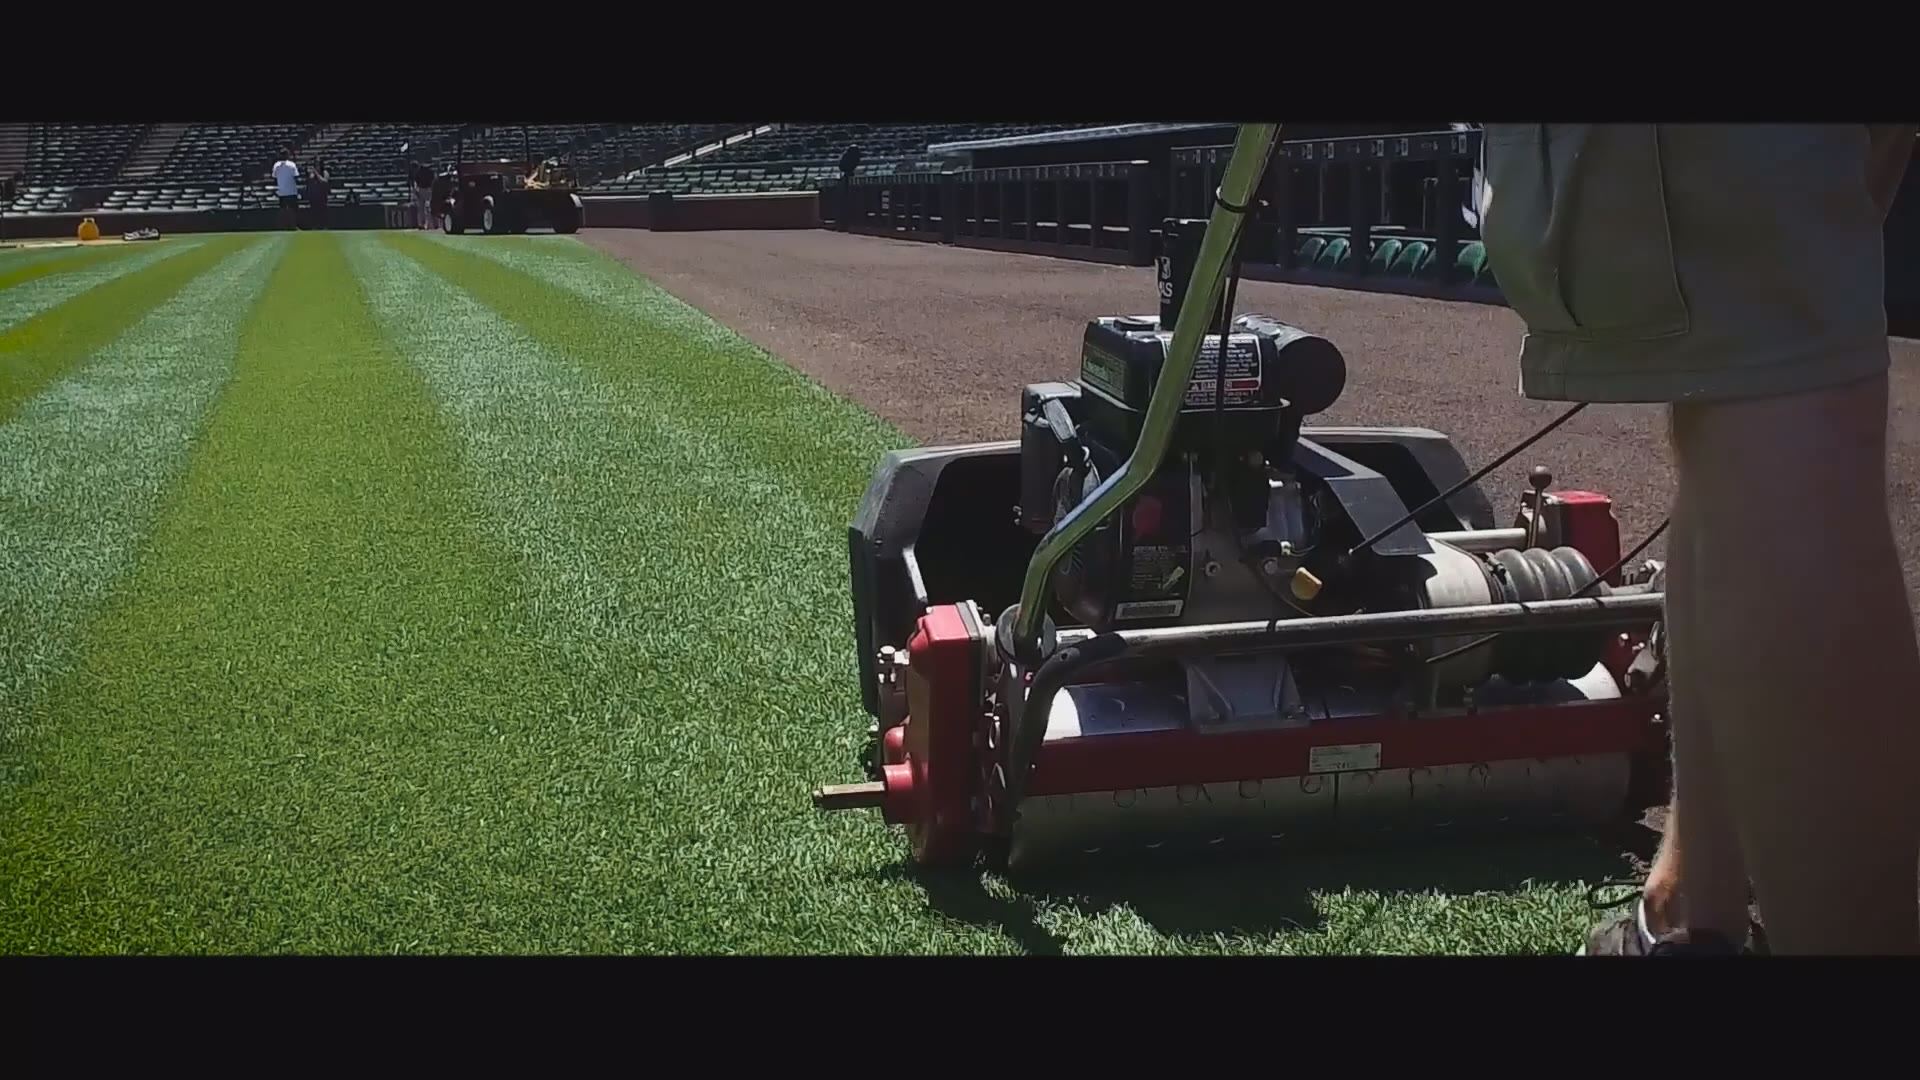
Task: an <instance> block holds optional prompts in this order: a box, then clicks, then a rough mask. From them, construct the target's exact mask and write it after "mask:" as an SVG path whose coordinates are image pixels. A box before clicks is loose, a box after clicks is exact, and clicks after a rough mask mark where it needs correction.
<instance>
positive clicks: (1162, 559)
mask: <svg viewBox="0 0 1920 1080" xmlns="http://www.w3.org/2000/svg"><path fill="white" fill-rule="evenodd" d="M1186 563H1187V549H1186V548H1184V547H1171V546H1168V545H1165V544H1138V545H1135V547H1134V549H1133V559H1132V565H1131V566H1130V567H1129V569H1130V570H1131V571H1132V572H1131V573H1129V574H1128V575H1127V595H1128V596H1131V597H1136V598H1144V597H1150V596H1154V597H1157V596H1166V595H1168V594H1170V593H1172V592H1173V591H1174V588H1175V587H1176V586H1178V585H1179V584H1180V579H1181V578H1182V577H1183V576H1185V575H1184V574H1183V573H1182V571H1184V570H1185V569H1186Z"/></svg>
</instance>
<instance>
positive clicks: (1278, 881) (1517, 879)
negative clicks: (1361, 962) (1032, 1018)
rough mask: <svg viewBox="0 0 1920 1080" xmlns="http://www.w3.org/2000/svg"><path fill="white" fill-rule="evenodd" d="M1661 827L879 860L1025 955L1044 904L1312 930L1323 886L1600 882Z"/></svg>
mask: <svg viewBox="0 0 1920 1080" xmlns="http://www.w3.org/2000/svg"><path fill="white" fill-rule="evenodd" d="M1657 838H1658V837H1657V834H1655V833H1653V832H1651V831H1649V830H1648V829H1645V828H1642V827H1638V826H1627V827H1622V828H1619V829H1614V830H1608V831H1605V832H1588V833H1565V832H1563V833H1557V834H1519V835H1505V836H1499V835H1496V836H1480V837H1444V836H1443V837H1437V838H1406V839H1394V840H1380V839H1369V840H1364V841H1359V842H1356V843H1355V844H1352V845H1350V846H1348V847H1344V848H1343V847H1339V846H1336V845H1334V844H1331V843H1320V844H1316V845H1313V846H1297V847H1279V846H1263V847H1258V848H1251V849H1247V848H1232V849H1211V850H1192V849H1184V850H1160V851H1140V852H1134V853H1125V854H1122V853H1117V852H1116V853H1113V854H1103V855H1098V856H1086V857H1082V858H1081V859H1079V860H1077V861H1075V862H1073V863H1070V864H1068V863H1062V864H1059V865H1057V866H1054V867H1049V868H1047V869H1045V870H1034V871H1030V872H1026V873H1019V874H1015V875H1013V876H1010V877H1006V878H1003V879H1002V880H1003V881H1004V882H1005V884H1006V886H1007V888H1005V889H1002V890H998V891H999V892H1000V893H1001V895H995V894H994V893H993V892H989V889H988V881H989V878H988V877H987V876H986V875H984V874H982V873H981V872H980V870H978V869H977V868H975V869H966V870H958V869H956V870H937V871H936V870H922V869H920V868H917V867H914V866H911V865H905V864H903V865H895V866H888V867H884V868H881V869H879V870H877V871H875V873H876V874H878V875H880V876H882V877H886V878H896V879H897V878H907V879H909V880H912V881H913V882H915V883H916V884H918V885H919V886H920V887H921V888H923V889H924V890H925V891H926V895H927V901H928V904H929V905H930V906H931V907H932V908H933V909H934V910H935V911H938V912H940V913H941V914H943V915H945V916H947V917H948V918H952V919H956V920H959V921H962V922H966V923H969V924H971V925H975V926H986V927H993V928H996V929H998V930H999V931H1000V932H1002V933H1004V934H1006V935H1007V936H1008V937H1009V938H1011V939H1012V940H1013V941H1015V942H1017V943H1018V944H1019V945H1020V946H1021V947H1022V948H1023V949H1025V950H1026V951H1027V952H1029V953H1031V954H1035V955H1058V954H1059V953H1060V952H1061V943H1060V941H1059V940H1057V939H1056V938H1054V937H1053V935H1051V934H1050V933H1048V932H1047V930H1046V929H1045V928H1044V927H1042V926H1041V925H1040V923H1039V921H1038V919H1037V917H1036V916H1037V912H1038V911H1039V910H1040V909H1041V908H1042V907H1043V906H1046V907H1068V908H1071V909H1073V910H1075V911H1078V912H1080V913H1082V914H1084V915H1087V916H1090V917H1091V916H1098V915H1100V914H1102V913H1104V912H1106V911H1108V910H1110V909H1113V908H1116V907H1122V906H1124V907H1126V908H1128V909H1130V910H1131V911H1133V912H1134V913H1135V914H1137V915H1138V916H1139V917H1140V918H1141V919H1142V920H1143V921H1145V922H1146V923H1147V924H1148V925H1149V926H1151V927H1153V928H1154V930H1155V931H1157V932H1158V933H1160V934H1162V935H1164V936H1166V937H1169V938H1175V939H1178V938H1189V937H1191V938H1205V939H1211V938H1212V937H1213V936H1214V935H1228V936H1239V935H1246V936H1261V935H1266V934H1272V933H1276V932H1301V931H1307V932H1311V931H1314V930H1317V929H1319V928H1321V926H1322V923H1323V920H1322V918H1321V916H1320V913H1319V911H1318V910H1317V909H1316V907H1315V905H1314V902H1313V898H1314V895H1315V894H1316V893H1325V892H1338V891H1340V890H1342V889H1348V888H1351V889H1355V890H1360V891H1365V892H1377V893H1380V894H1383V895H1386V896H1388V897H1391V896H1392V895H1394V894H1396V893H1397V894H1402V895H1406V894H1415V893H1433V892H1437V893H1441V894H1451V895H1463V894H1470V893H1486V892H1517V891H1519V890H1521V889H1524V888H1526V887H1527V886H1529V885H1536V886H1556V885H1558V886H1566V885H1574V884H1581V883H1586V884H1594V883H1598V882H1600V881H1602V880H1605V879H1609V878H1620V877H1622V876H1624V875H1627V874H1630V873H1632V872H1633V871H1634V864H1635V863H1636V862H1638V861H1640V860H1644V859H1646V858H1648V857H1650V855H1651V853H1652V848H1653V845H1654V843H1655V842H1656V841H1657Z"/></svg>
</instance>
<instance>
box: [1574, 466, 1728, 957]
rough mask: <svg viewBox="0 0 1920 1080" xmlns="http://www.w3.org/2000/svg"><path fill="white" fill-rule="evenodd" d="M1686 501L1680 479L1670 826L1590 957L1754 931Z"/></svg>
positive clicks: (1670, 609) (1671, 565) (1670, 680)
mask: <svg viewBox="0 0 1920 1080" xmlns="http://www.w3.org/2000/svg"><path fill="white" fill-rule="evenodd" d="M1686 504H1687V499H1686V490H1685V488H1684V487H1682V489H1681V491H1680V492H1679V493H1677V496H1676V498H1675V500H1674V505H1673V516H1672V521H1671V524H1670V525H1669V526H1668V530H1667V553H1668V557H1667V568H1666V575H1665V582H1666V584H1665V588H1666V593H1667V610H1666V617H1665V620H1664V622H1665V640H1666V650H1667V670H1668V673H1669V674H1668V677H1667V693H1668V714H1669V723H1670V729H1669V730H1671V732H1672V734H1673V794H1672V797H1671V798H1670V799H1669V800H1668V803H1667V820H1666V828H1665V830H1664V832H1663V834H1662V835H1661V838H1660V850H1659V852H1658V853H1657V854H1656V855H1655V856H1654V860H1653V866H1652V867H1651V868H1650V869H1649V870H1648V872H1647V880H1646V883H1645V885H1644V886H1643V887H1642V890H1641V895H1640V897H1639V898H1638V901H1637V903H1636V904H1635V907H1634V910H1633V911H1632V912H1630V913H1629V914H1628V915H1627V916H1626V917H1625V918H1624V919H1621V920H1619V921H1616V922H1613V923H1610V924H1605V925H1602V926H1599V927H1596V928H1595V929H1594V932H1593V934H1592V935H1591V937H1590V938H1589V940H1588V942H1587V946H1586V949H1585V950H1584V951H1585V952H1586V953H1587V954H1589V955H1643V954H1645V953H1646V952H1647V950H1648V949H1649V948H1651V946H1652V945H1653V944H1654V942H1655V941H1657V940H1659V939H1662V938H1665V937H1669V936H1670V935H1673V934H1675V933H1682V932H1683V933H1685V934H1686V935H1687V937H1688V939H1689V940H1701V939H1703V938H1704V935H1706V934H1711V935H1715V936H1717V937H1719V938H1721V939H1724V941H1725V943H1726V944H1727V945H1729V946H1731V947H1734V948H1738V947H1739V946H1740V945H1741V943H1742V942H1744V941H1746V939H1747V936H1748V930H1749V926H1748V924H1749V922H1750V920H1749V918H1748V914H1747V896H1748V886H1747V871H1746V867H1745V864H1744V862H1743V860H1742V858H1741V852H1740V842H1739V834H1738V832H1737V831H1736V830H1735V828H1734V825H1733V819H1732V817H1731V815H1730V814H1729V813H1728V810H1727V802H1726V796H1725V793H1724V791H1723V789H1722V786H1721V784H1720V782H1719V777H1718V775H1717V773H1716V771H1715V768H1714V750H1713V729H1712V727H1711V726H1710V725H1709V723H1708V721H1707V710H1708V709H1709V708H1710V707H1711V704H1712V703H1711V700H1710V697H1709V695H1706V694H1703V693H1701V692H1700V691H1701V686H1700V681H1699V679H1698V678H1697V675H1696V673H1695V672H1694V671H1693V670H1692V664H1693V659H1692V658H1693V656H1694V654H1695V652H1696V650H1697V649H1698V645H1697V644H1696V639H1697V636H1698V633H1697V623H1696V620H1695V618H1694V611H1695V609H1696V607H1697V601H1696V600H1695V598H1694V594H1695V587H1694V583H1695V580H1696V575H1695V571H1694V567H1695V565H1696V561H1697V560H1698V558H1699V557H1700V556H1699V555H1698V548H1697V547H1696V545H1695V539H1694V537H1695V530H1694V528H1693V527H1692V525H1691V523H1690V520H1689V515H1688V514H1687V513H1686V509H1687V505H1686ZM1676 669H1679V671H1678V674H1677V675H1676V674H1675V671H1676ZM1682 792H1684V793H1685V795H1686V799H1685V807H1686V810H1685V812H1684V813H1683V812H1682V809H1681V807H1682V800H1681V798H1680V795H1681V793H1682ZM1683 884H1684V888H1683Z"/></svg>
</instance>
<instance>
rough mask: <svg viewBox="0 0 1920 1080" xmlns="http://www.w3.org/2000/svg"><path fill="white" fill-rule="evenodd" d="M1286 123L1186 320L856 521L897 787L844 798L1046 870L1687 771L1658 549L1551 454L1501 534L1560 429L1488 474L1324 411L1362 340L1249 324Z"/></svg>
mask: <svg viewBox="0 0 1920 1080" xmlns="http://www.w3.org/2000/svg"><path fill="white" fill-rule="evenodd" d="M1277 136H1278V128H1277V127H1276V126H1274V125H1248V126H1244V127H1242V128H1241V129H1240V133H1239V136H1238V140H1237V143H1236V145H1235V148H1234V154H1233V158H1232V161H1231V163H1230V164H1229V166H1228V168H1227V170H1226V173H1225V176H1224V179H1223V181H1222V183H1221V187H1220V190H1219V193H1218V199H1217V202H1218V205H1217V206H1216V207H1215V210H1214V212H1213V215H1212V217H1211V219H1210V220H1209V221H1208V222H1206V223H1205V231H1204V234H1202V235H1203V237H1204V238H1203V239H1202V240H1201V241H1200V243H1199V244H1198V250H1197V251H1192V250H1191V246H1190V245H1182V244H1181V243H1180V242H1179V238H1178V237H1177V236H1174V235H1167V236H1163V249H1164V250H1165V251H1166V252H1167V259H1166V260H1165V261H1163V265H1162V269H1161V277H1162V301H1163V302H1162V311H1161V314H1160V315H1158V316H1116V317H1102V318H1096V319H1094V320H1092V321H1091V322H1090V323H1089V324H1088V326H1087V328H1086V333H1085V338H1084V342H1083V345H1082V351H1081V366H1080V377H1079V379H1078V380H1077V381H1075V382H1072V383H1041V384H1036V385H1032V386H1028V387H1026V389H1025V391H1024V393H1023V394H1022V413H1023V419H1024V426H1023V428H1022V433H1021V437H1020V438H1019V439H1018V440H1015V441H1009V442H997V443H986V444H976V445H966V446H945V447H932V448H923V449H913V450H903V451H898V452H895V453H893V454H890V455H888V457H887V458H886V459H885V461H884V462H883V463H882V464H881V465H880V467H879V468H878V469H877V470H876V472H875V474H874V477H873V479H872V482H871V485H870V486H869V488H868V490H867V493H866V497H865V500H864V501H863V502H862V504H861V506H860V508H859V511H858V513H857V516H856V518H855V520H854V522H853V524H852V527H851V529H850V548H851V551H850V555H851V569H852V587H853V606H854V619H855V636H856V639H857V649H858V657H859V671H860V679H861V691H862V698H863V701H864V703H865V706H866V709H867V711H868V712H869V713H871V714H872V716H873V719H874V724H873V740H872V742H873V745H872V747H871V757H870V760H869V761H868V762H867V767H868V770H869V771H868V776H869V779H868V781H867V782H865V783H853V784H844V785H833V786H827V787H823V788H820V789H818V790H817V791H816V792H815V794H814V801H815V804H816V805H817V806H819V807H821V808H822V809H826V810H846V809H856V808H874V809H878V810H879V811H880V812H881V813H882V814H883V815H884V817H885V820H886V821H888V822H890V823H892V824H895V825H899V826H903V827H904V829H905V832H906V834H907V837H908V838H909V839H910V841H911V849H912V857H913V859H914V860H915V861H917V862H919V863H922V864H929V865H940V864H954V863H963V862H966V861H969V860H971V859H973V858H975V857H976V856H978V855H982V854H985V855H986V856H988V857H989V858H990V859H991V860H992V861H994V862H997V863H1001V864H1005V865H1008V866H1010V868H1012V869H1014V870H1019V869H1022V868H1023V867H1027V866H1032V865H1035V864H1038V863H1042V862H1052V861H1054V860H1055V859H1057V858H1058V857H1060V856H1062V855H1067V854H1072V853H1078V852H1083V851H1087V850H1091V849H1112V848H1131V847H1135V846H1159V845H1165V844H1168V843H1170V842H1179V841H1182V840H1189V841H1197V842H1201V843H1218V842H1221V841H1224V840H1228V839H1232V838H1236V837H1243V838H1257V839H1270V838H1276V837H1278V838H1283V839H1284V838H1297V837H1307V838H1325V837H1341V836H1345V835H1349V834H1377V833H1380V832H1389V833H1394V832H1405V831H1408V830H1412V829H1425V828H1430V827H1438V828H1442V829H1446V830H1448V831H1454V832H1460V831H1467V830H1470V829H1472V828H1473V827H1474V826H1475V825H1478V824H1486V825H1520V826H1523V827H1525V826H1533V825H1549V826H1552V825H1564V824H1573V825H1577V826H1601V825H1606V824H1610V823H1618V822H1624V821H1627V820H1630V818H1631V816H1633V815H1634V814H1636V813H1637V812H1638V810H1639V809H1640V808H1644V807H1645V806H1647V805H1650V804H1652V803H1653V802H1657V801H1659V800H1660V799H1661V798H1662V797H1663V794H1664V784H1665V777H1666V774H1665V763H1666V736H1665V725H1664V723H1663V718H1662V712H1663V710H1664V697H1663V693H1662V680H1661V679H1660V675H1661V671H1660V662H1659V649H1658V641H1657V638H1658V636H1659V635H1658V634H1657V623H1658V620H1659V618H1660V614H1661V602H1662V594H1661V592H1660V591H1659V590H1660V571H1659V566H1658V564H1655V563H1645V564H1642V565H1639V566H1633V567H1629V566H1628V563H1629V562H1630V560H1631V557H1632V555H1634V554H1637V552H1632V553H1628V557H1626V558H1623V556H1622V550H1621V548H1622V545H1621V537H1620V533H1619V527H1618V524H1617V522H1616V520H1615V517H1614V513H1613V507H1612V503H1611V500H1609V499H1608V498H1607V496H1605V495H1604V494H1599V493H1595V492H1587V491H1554V490H1551V476H1550V475H1548V474H1547V473H1546V471H1545V470H1543V469H1536V470H1535V471H1534V474H1533V477H1532V479H1531V483H1530V488H1531V490H1529V491H1526V492H1523V493H1521V495H1520V499H1519V508H1518V512H1517V514H1516V515H1515V516H1513V517H1512V518H1510V519H1508V523H1507V524H1506V525H1504V526H1503V525H1502V523H1501V522H1500V521H1499V519H1498V518H1497V517H1496V514H1495V511H1494V509H1493V506H1492V503H1491V502H1490V500H1489V499H1488V498H1487V496H1486V495H1485V494H1484V493H1483V492H1482V490H1481V489H1480V487H1479V485H1478V480H1479V477H1480V476H1482V475H1484V474H1485V473H1486V472H1488V471H1490V470H1491V469H1492V468H1493V467H1496V466H1497V465H1498V464H1500V463H1501V461H1505V460H1507V459H1508V458H1510V457H1511V456H1512V455H1513V453H1514V452H1517V451H1518V450H1520V449H1523V448H1524V447H1525V446H1526V445H1528V444H1530V443H1531V442H1532V441H1533V440H1528V443H1523V444H1522V446H1521V447H1516V448H1515V451H1514V452H1510V453H1509V454H1508V455H1505V456H1504V457H1503V458H1502V459H1500V461H1496V462H1494V463H1493V464H1492V465H1489V466H1488V467H1486V468H1484V469H1482V470H1480V471H1479V472H1478V473H1473V474H1470V473H1469V471H1468V468H1467V465H1466V463H1465V462H1464V461H1463V460H1462V458H1461V455H1460V454H1459V452H1458V451H1456V450H1455V449H1454V447H1453V445H1452V444H1451V443H1450V442H1449V440H1448V439H1447V437H1446V436H1445V435H1443V434H1441V433H1439V432H1436V431H1430V430H1426V429H1422V428H1388V427H1309V426H1305V424H1304V421H1305V419H1306V418H1307V417H1309V416H1312V415H1314V414H1316V413H1319V412H1321V411H1323V410H1325V409H1326V408H1328V407H1329V406H1331V405H1332V404H1333V403H1334V401H1335V399H1336V398H1337V397H1338V396H1339V394H1340V392H1341V390H1342V388H1343V387H1344V385H1345V380H1346V361H1345V359H1344V358H1343V357H1342V356H1341V354H1340V351H1339V350H1338V349H1337V348H1336V347H1335V346H1334V345H1333V344H1332V343H1331V342H1329V341H1327V340H1325V339H1323V338H1320V337H1317V336H1315V335H1313V334H1312V333H1309V332H1307V331H1305V330H1302V329H1300V328H1297V327H1294V326H1290V325H1287V324H1286V323H1284V322H1281V321H1279V320H1276V319H1272V318H1268V317H1265V316H1260V315H1243V316H1240V317H1238V318H1231V309H1232V289H1231V284H1230V282H1229V275H1228V266H1229V263H1230V261H1232V258H1233V253H1234V251H1235V247H1236V244H1237V240H1238V232H1239V227H1240V223H1241V221H1242V219H1243V217H1244V211H1245V210H1246V209H1247V207H1248V206H1249V205H1250V203H1251V200H1252V199H1254V198H1255V197H1256V194H1257V192H1258V191H1259V190H1260V179H1261V175H1262V173H1263V171H1264V170H1265V168H1266V166H1267V164H1268V162H1269V161H1270V159H1271V156H1272V153H1273V150H1274V147H1275V145H1276V140H1277ZM1193 224H1195V225H1198V224H1199V223H1193ZM1172 231H1173V230H1172V229H1171V228H1170V229H1169V232H1170V233H1171V232H1172ZM1187 235H1188V236H1189V238H1190V237H1191V235H1192V232H1191V230H1189V232H1188V234H1187ZM1183 247H1184V248H1186V250H1188V251H1189V252H1190V254H1189V255H1186V256H1183V255H1182V254H1181V252H1182V250H1183ZM1185 258H1190V259H1191V265H1183V259H1185ZM1182 279H1184V289H1181V288H1180V287H1179V285H1180V283H1181V281H1182ZM1223 292H1224V294H1225V298H1226V303H1225V305H1223V304H1222V296H1223ZM1176 304H1177V308H1176V307H1175V305H1176ZM1228 319H1231V322H1230V323H1229V322H1228V321H1227V320H1228ZM1222 330H1227V331H1228V333H1227V334H1226V335H1225V336H1226V340H1227V347H1226V349H1225V363H1224V364H1222V362H1221V359H1220V357H1221V352H1222V350H1221V347H1220V341H1221V337H1222V334H1221V332H1220V331H1222ZM1557 423H1558V422H1557V421H1556V424H1555V425H1551V426H1550V427H1549V428H1548V429H1547V430H1551V427H1552V426H1557ZM1545 433H1546V432H1545V431H1543V432H1542V433H1541V434H1542V435H1544V434H1545ZM1538 437H1539V436H1535V438H1536V439H1537V438H1538Z"/></svg>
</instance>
